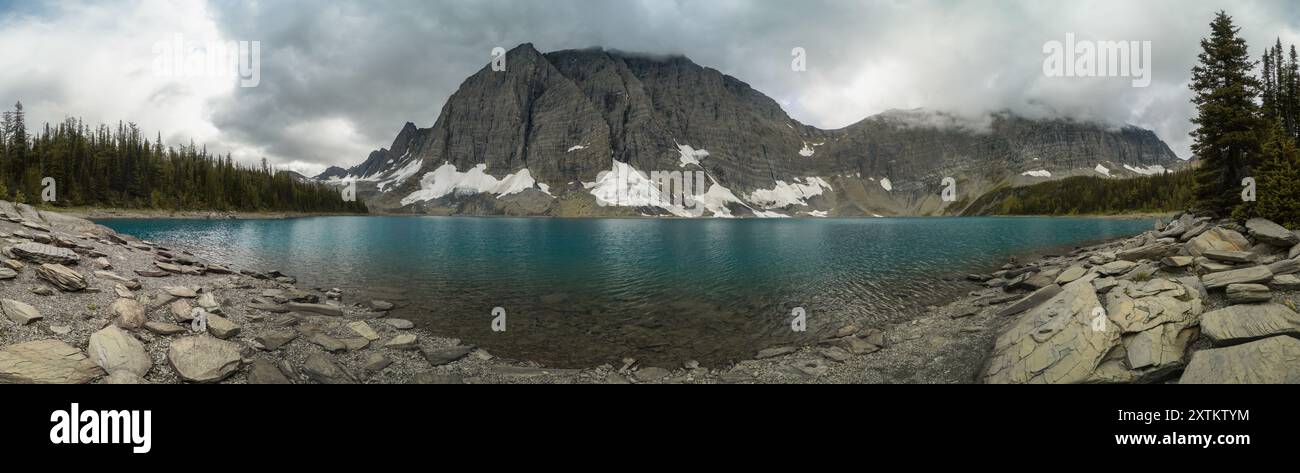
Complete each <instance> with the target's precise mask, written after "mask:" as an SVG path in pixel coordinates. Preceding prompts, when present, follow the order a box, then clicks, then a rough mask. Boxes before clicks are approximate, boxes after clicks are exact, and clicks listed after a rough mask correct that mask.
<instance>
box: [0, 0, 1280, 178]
mask: <svg viewBox="0 0 1300 473" xmlns="http://www.w3.org/2000/svg"><path fill="white" fill-rule="evenodd" d="M1218 9H1226V10H1228V12H1229V13H1230V14H1231V15H1233V16H1234V17H1235V18H1236V20H1237V23H1238V25H1240V26H1241V27H1242V28H1243V33H1244V35H1245V36H1246V38H1247V39H1248V41H1249V42H1250V45H1251V48H1252V51H1254V52H1255V53H1256V54H1257V55H1258V54H1262V51H1263V48H1264V47H1265V46H1266V44H1271V43H1272V42H1273V41H1274V40H1275V39H1276V38H1278V37H1281V39H1282V41H1283V42H1284V43H1291V42H1300V8H1295V4H1294V2H1293V1H1291V0H1278V1H1253V2H1252V1H1245V0H1231V1H1213V0H1168V1H1132V0H1116V1H1109V0H1106V1H1088V2H1056V1H1035V0H1024V1H1011V0H987V1H979V0H976V1H940V0H932V1H904V0H892V1H889V0H879V1H876V0H844V1H834V0H826V1H812V0H803V1H798V2H790V1H785V0H626V1H623V0H476V1H439V0H410V1H397V0H394V1H387V0H359V1H333V0H310V1H290V0H262V1H243V2H236V1H224V0H212V1H202V0H139V1H97V0H86V1H82V0H60V1H52V2H36V1H10V0H0V45H3V47H2V48H0V70H4V71H5V73H4V74H0V101H3V102H4V103H13V102H14V101H17V100H22V101H23V103H24V105H25V106H26V108H27V111H28V113H29V116H30V118H29V124H31V125H32V127H33V128H34V127H35V124H36V123H39V122H43V121H58V120H62V119H63V118H64V117H68V116H75V117H81V118H84V119H86V120H87V121H90V122H106V123H116V122H117V121H118V120H125V121H132V122H135V123H137V124H139V125H140V126H141V127H142V128H143V129H144V130H146V131H147V132H148V133H149V134H150V135H152V134H154V133H156V132H160V133H162V135H163V138H164V140H166V141H168V142H171V143H178V142H188V141H189V140H191V139H193V140H194V141H195V142H197V143H204V144H207V145H208V147H209V149H214V150H218V151H221V152H225V151H230V152H232V153H233V154H234V155H235V156H236V158H238V159H241V160H249V161H251V160H256V159H258V158H260V157H266V158H267V159H268V160H270V161H271V162H272V163H275V164H277V165H279V166H282V167H288V168H292V169H296V170H300V171H303V172H304V173H308V174H314V173H316V172H318V171H320V170H321V169H323V168H324V167H325V166H327V165H343V166H345V167H346V166H350V165H353V164H356V163H358V162H360V161H361V160H362V159H364V157H365V155H366V154H367V153H368V152H369V151H370V150H372V149H377V148H379V147H381V146H387V145H388V144H389V143H391V141H392V139H393V137H394V136H395V135H396V134H397V131H398V130H399V129H400V127H401V125H402V124H403V123H404V122H406V121H413V122H415V123H416V124H417V125H420V126H422V127H427V126H430V125H432V123H433V121H434V120H435V119H436V118H437V115H438V111H439V110H440V109H441V107H442V105H443V103H444V102H445V101H446V99H447V97H448V96H449V95H450V94H451V93H452V92H453V91H455V89H456V87H457V86H458V85H459V84H460V82H461V81H462V80H463V79H464V78H465V77H467V76H469V75H470V74H472V73H473V72H475V71H476V70H478V69H479V68H481V67H483V66H484V65H485V64H487V63H488V61H489V60H490V59H491V55H490V52H491V50H492V48H494V47H498V46H500V47H504V48H506V49H509V48H511V47H513V46H515V45H517V44H519V43H523V42H531V43H533V44H534V45H536V47H537V48H538V49H540V50H542V51H543V52H545V51H552V50H559V49H570V48H585V47H591V46H603V47H606V48H613V49H620V50H625V51H639V52H648V53H660V54H667V53H673V54H684V55H686V56H688V57H690V58H691V59H693V60H694V61H695V62H697V63H699V64H702V65H706V66H710V67H713V68H716V69H719V70H721V71H722V72H724V73H727V74H730V75H733V76H736V77H738V78H740V79H741V80H743V81H746V82H748V83H749V84H750V85H752V86H754V88H756V89H758V90H759V91H762V92H764V93H766V94H767V95H769V96H771V97H773V98H774V99H776V100H777V101H778V102H780V103H781V104H782V105H783V106H784V107H785V109H786V111H787V112H789V113H790V114H791V115H792V116H793V117H794V118H796V119H798V120H800V121H802V122H805V123H808V124H811V125H815V126H819V127H822V128H838V127H842V126H846V125H849V124H851V123H853V122H856V121H858V120H860V119H862V118H864V117H867V116H870V115H872V114H876V113H880V112H883V111H886V110H889V109H896V108H897V109H911V108H926V109H931V110H945V111H950V112H955V113H959V114H963V115H970V116H976V115H979V114H982V113H985V112H988V111H996V110H1008V109H1009V110H1013V111H1016V112H1018V113H1022V114H1026V115H1031V116H1068V117H1074V118H1078V119H1087V120H1094V121H1102V122H1107V123H1114V124H1123V123H1130V124H1134V125H1138V126H1142V127H1147V128H1151V129H1154V130H1156V132H1157V133H1158V134H1159V135H1160V136H1161V138H1163V139H1165V140H1166V141H1167V142H1169V143H1170V145H1171V146H1172V147H1173V148H1174V150H1175V152H1177V153H1178V154H1179V155H1180V156H1182V157H1187V155H1188V151H1187V147H1188V144H1189V143H1188V138H1187V132H1188V131H1189V130H1190V125H1189V123H1188V118H1189V117H1190V115H1191V113H1192V107H1191V105H1190V104H1189V102H1188V100H1189V98H1190V93H1189V92H1188V90H1187V87H1186V81H1187V78H1188V77H1187V76H1188V70H1189V69H1190V67H1191V66H1192V63H1193V62H1194V61H1195V57H1196V53H1197V50H1198V48H1199V44H1198V42H1199V39H1200V38H1201V37H1203V36H1205V35H1206V34H1207V29H1208V28H1207V26H1206V25H1207V24H1208V23H1209V21H1210V19H1211V18H1212V17H1213V14H1214V11H1216V10H1218ZM1067 33H1073V34H1074V35H1075V36H1076V37H1077V38H1078V39H1080V40H1090V41H1150V42H1151V44H1152V56H1153V57H1152V58H1151V62H1152V73H1151V79H1152V83H1151V86H1150V87H1146V88H1135V87H1132V85H1131V79H1130V78H1114V77H1107V78H1095V77H1094V78H1068V77H1067V78H1061V77H1047V76H1046V75H1045V74H1044V73H1043V60H1044V53H1043V45H1044V43H1045V42H1048V41H1062V42H1064V40H1065V36H1066V34H1067ZM178 35H179V36H180V38H181V39H182V40H183V44H185V47H182V48H180V49H181V50H182V53H183V55H182V56H181V58H182V59H183V60H182V61H180V62H181V63H185V61H192V58H193V57H195V56H196V55H197V56H199V57H200V58H201V55H199V54H198V53H197V52H196V51H200V49H198V48H196V47H195V46H197V45H206V44H217V43H226V42H231V41H258V42H260V46H261V51H260V52H261V57H260V59H261V60H260V81H259V82H258V84H257V86H256V87H240V86H239V82H238V81H237V80H236V78H235V77H233V76H231V75H229V74H221V73H213V72H209V71H207V70H206V69H200V68H190V69H189V71H190V72H192V71H194V70H198V71H199V72H201V73H202V74H199V75H190V74H186V73H185V71H186V69H183V68H178V67H176V66H175V65H174V64H169V63H160V57H162V56H165V54H164V53H162V52H161V51H166V49H165V46H163V45H164V44H169V43H174V42H175V41H176V40H177V37H178ZM795 47H801V48H804V50H806V51H807V70H806V71H803V72H794V71H792V70H791V67H790V64H791V59H792V58H791V50H792V49H793V48H795ZM184 53H188V55H185V54H184ZM172 57H176V56H172ZM170 62H175V61H170ZM169 74H170V75H169Z"/></svg>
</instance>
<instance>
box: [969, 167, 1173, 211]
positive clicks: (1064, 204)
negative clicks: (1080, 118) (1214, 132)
mask: <svg viewBox="0 0 1300 473" xmlns="http://www.w3.org/2000/svg"><path fill="white" fill-rule="evenodd" d="M1192 185H1193V173H1192V172H1191V171H1188V170H1182V171H1178V172H1170V173H1163V174H1156V175H1151V176H1141V177H1136V178H1132V179H1105V178H1101V177H1091V176H1079V177H1069V178H1065V179H1062V180H1059V181H1049V182H1043V183H1039V184H1034V185H1031V186H1024V187H1004V188H1001V189H997V190H995V191H993V192H989V193H987V194H984V195H983V196H981V197H980V198H978V199H976V200H975V202H974V203H973V204H971V205H970V206H964V205H962V204H960V203H959V205H958V207H959V208H961V207H965V210H964V211H963V215H1110V214H1118V213H1129V212H1143V213H1163V212H1173V211H1179V210H1186V209H1188V208H1191V206H1192V205H1193V204H1194V203H1195V199H1194V197H1195V196H1194V194H1193V192H1192Z"/></svg>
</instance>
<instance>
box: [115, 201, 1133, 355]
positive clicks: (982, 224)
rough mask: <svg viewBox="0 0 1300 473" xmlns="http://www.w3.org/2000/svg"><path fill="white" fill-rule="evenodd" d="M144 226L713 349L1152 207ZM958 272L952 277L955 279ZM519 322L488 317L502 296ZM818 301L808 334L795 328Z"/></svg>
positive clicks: (627, 340)
mask: <svg viewBox="0 0 1300 473" xmlns="http://www.w3.org/2000/svg"><path fill="white" fill-rule="evenodd" d="M101 223H104V224H106V225H108V226H110V227H112V228H114V229H116V230H118V231H121V232H126V233H130V234H134V235H137V236H139V237H141V238H145V239H149V240H154V241H159V242H165V243H166V244H168V245H172V246H176V247H183V248H189V249H191V250H192V251H193V252H195V253H196V254H199V255H201V256H204V257H208V258H213V259H216V260H221V261H226V262H228V263H230V264H231V265H234V266H236V267H241V268H242V267H248V268H255V269H262V270H268V269H280V270H281V271H284V272H285V273H287V274H291V275H293V276H296V277H298V279H299V285H300V286H302V287H305V288H311V287H325V288H329V287H339V288H343V289H344V291H345V292H344V294H345V297H346V298H347V300H348V301H349V302H358V301H363V300H366V299H369V298H382V299H386V300H390V301H393V302H396V303H398V304H399V306H400V307H399V309H397V310H395V311H394V312H393V316H395V317H403V318H409V319H411V320H413V321H415V322H416V323H418V324H420V325H421V326H423V327H425V328H427V329H429V330H431V331H433V332H434V333H437V334H439V335H446V336H454V337H459V338H462V339H464V340H466V342H467V343H475V344H478V345H481V346H483V347H485V348H487V349H488V350H489V351H491V352H492V353H494V354H496V355H498V356H504V357H508V358H516V359H525V360H533V361H538V362H541V363H544V364H546V365H548V366H556V367H564V366H592V365H596V364H601V363H606V362H610V363H614V362H617V361H618V360H620V359H622V358H623V357H628V356H630V357H635V358H637V359H640V360H643V362H645V363H650V364H659V365H661V366H670V365H675V364H677V363H680V362H683V361H685V360H688V359H695V360H698V361H700V362H702V363H704V364H706V365H708V364H719V363H725V362H727V361H732V360H736V359H741V358H746V357H749V356H752V355H753V353H754V352H756V351H757V350H759V349H761V348H764V347H767V346H771V345H774V344H780V343H788V342H792V341H811V340H815V339H816V338H817V335H816V334H817V333H824V332H826V331H833V330H835V329H837V328H838V327H840V326H841V325H843V324H845V323H848V322H854V323H857V324H859V325H864V324H871V323H879V322H885V321H890V320H898V319H902V318H908V317H911V316H913V315H915V314H916V313H918V310H919V309H920V308H923V307H924V305H926V304H928V303H933V302H936V301H938V300H940V299H942V298H945V297H948V296H950V295H952V294H954V293H960V292H964V291H966V290H968V289H964V288H969V286H965V285H964V283H962V282H960V281H956V280H953V281H944V279H943V278H941V276H950V275H954V274H960V273H963V272H968V271H972V270H980V269H984V270H987V269H989V267H990V266H994V265H998V264H1001V263H1003V262H1005V261H1006V259H1007V258H1008V256H1010V255H1012V254H1014V253H1020V252H1023V251H1025V250H1027V249H1032V248H1046V247H1060V246H1067V245H1073V244H1078V243H1081V242H1084V241H1091V240H1097V239H1102V238H1114V237H1119V236H1126V235H1131V234H1135V233H1139V232H1141V231H1143V230H1145V229H1147V228H1150V226H1151V222H1150V221H1147V220H1109V219H1056V218H886V219H802V220H655V219H540V218H517V219H516V218H471V217H314V218H302V219H289V220H111V221H104V222H101ZM949 279H952V278H949ZM497 306H500V307H504V308H505V309H506V311H507V321H508V323H507V331H506V332H504V333H495V332H492V331H491V329H490V322H491V319H492V316H491V311H492V308H493V307H497ZM795 307H803V308H805V309H806V310H807V313H808V330H809V333H804V334H795V333H793V332H791V331H790V329H789V322H790V319H791V316H790V314H791V310H792V309H794V308H795Z"/></svg>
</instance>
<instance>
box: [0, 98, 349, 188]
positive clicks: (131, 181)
mask: <svg viewBox="0 0 1300 473" xmlns="http://www.w3.org/2000/svg"><path fill="white" fill-rule="evenodd" d="M4 118H5V120H4V124H3V125H4V126H3V127H0V128H3V130H4V131H3V133H0V198H7V199H11V200H14V201H17V202H29V203H42V202H40V200H41V189H42V185H41V180H42V179H43V178H45V177H52V178H54V179H55V182H56V184H57V186H58V191H59V192H58V200H57V201H56V202H54V203H52V204H50V205H56V206H105V207H129V208H163V209H173V210H240V211H298V212H365V211H366V208H365V205H364V204H362V203H361V202H345V201H343V199H342V195H341V193H340V192H339V189H337V188H334V187H330V186H326V185H322V184H317V183H313V182H298V181H295V180H293V179H292V178H291V177H290V176H288V175H287V174H286V175H284V176H272V175H271V174H270V173H268V172H266V171H265V165H263V167H258V166H256V165H249V166H245V165H240V164H236V163H234V161H233V159H232V157H231V156H230V155H229V154H227V155H226V156H224V159H223V157H221V156H213V155H210V154H208V152H207V150H206V149H202V150H201V149H200V148H199V147H197V146H194V144H193V143H191V144H189V145H188V146H185V145H182V146H180V147H167V146H166V145H164V144H163V142H162V136H161V134H159V135H158V137H157V139H156V140H155V141H154V142H152V143H150V142H149V140H148V139H147V138H145V137H144V136H143V135H142V133H141V132H140V129H139V127H137V126H136V125H135V124H134V123H119V124H118V126H117V128H116V131H114V130H113V129H112V128H109V127H108V126H106V125H100V126H99V127H98V128H90V127H87V126H85V125H84V124H82V123H81V122H80V121H78V120H72V119H69V120H65V121H63V122H62V123H59V124H56V125H50V124H46V125H45V126H44V127H43V128H42V131H41V132H40V133H39V134H38V136H36V137H34V138H29V137H28V135H27V133H26V127H25V125H24V124H23V123H24V120H25V118H24V116H23V111H22V108H21V104H19V105H15V110H14V111H13V112H8V113H6V114H4Z"/></svg>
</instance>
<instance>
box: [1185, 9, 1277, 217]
mask: <svg viewBox="0 0 1300 473" xmlns="http://www.w3.org/2000/svg"><path fill="white" fill-rule="evenodd" d="M1210 29H1211V32H1210V37H1209V38H1207V39H1202V40H1201V49H1202V51H1201V53H1200V54H1199V55H1198V61H1199V64H1197V65H1196V66H1195V67H1193V68H1192V81H1191V84H1190V87H1191V89H1192V92H1193V93H1194V97H1193V98H1192V103H1194V104H1196V109H1197V114H1196V117H1194V118H1193V119H1192V123H1194V124H1196V125H1197V128H1196V129H1195V130H1193V131H1192V133H1191V136H1192V138H1193V143H1192V152H1193V153H1195V154H1196V157H1197V159H1198V160H1200V165H1199V167H1198V168H1197V171H1196V200H1197V206H1198V207H1200V209H1201V210H1203V211H1207V212H1211V213H1214V214H1217V215H1228V214H1230V213H1231V212H1232V209H1233V208H1234V207H1235V206H1236V205H1237V204H1238V203H1239V201H1240V189H1241V182H1242V178H1244V177H1247V176H1249V175H1250V169H1251V165H1252V164H1253V161H1254V160H1255V159H1257V158H1258V156H1257V155H1258V150H1259V137H1258V135H1259V131H1260V130H1262V129H1263V127H1262V126H1260V123H1262V121H1263V120H1262V119H1261V118H1260V106H1259V104H1258V103H1256V99H1257V98H1258V97H1259V94H1260V89H1261V84H1260V81H1259V79H1258V78H1256V77H1255V76H1254V75H1253V70H1254V68H1255V64H1256V63H1255V62H1254V61H1252V60H1251V58H1250V52H1249V49H1248V47H1247V45H1246V40H1244V39H1242V38H1241V36H1240V35H1239V33H1240V28H1238V27H1236V26H1235V25H1234V24H1233V22H1232V18H1231V17H1229V16H1228V14H1227V13H1225V12H1223V11H1220V12H1218V13H1217V14H1216V16H1215V18H1214V21H1213V22H1211V23H1210Z"/></svg>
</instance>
